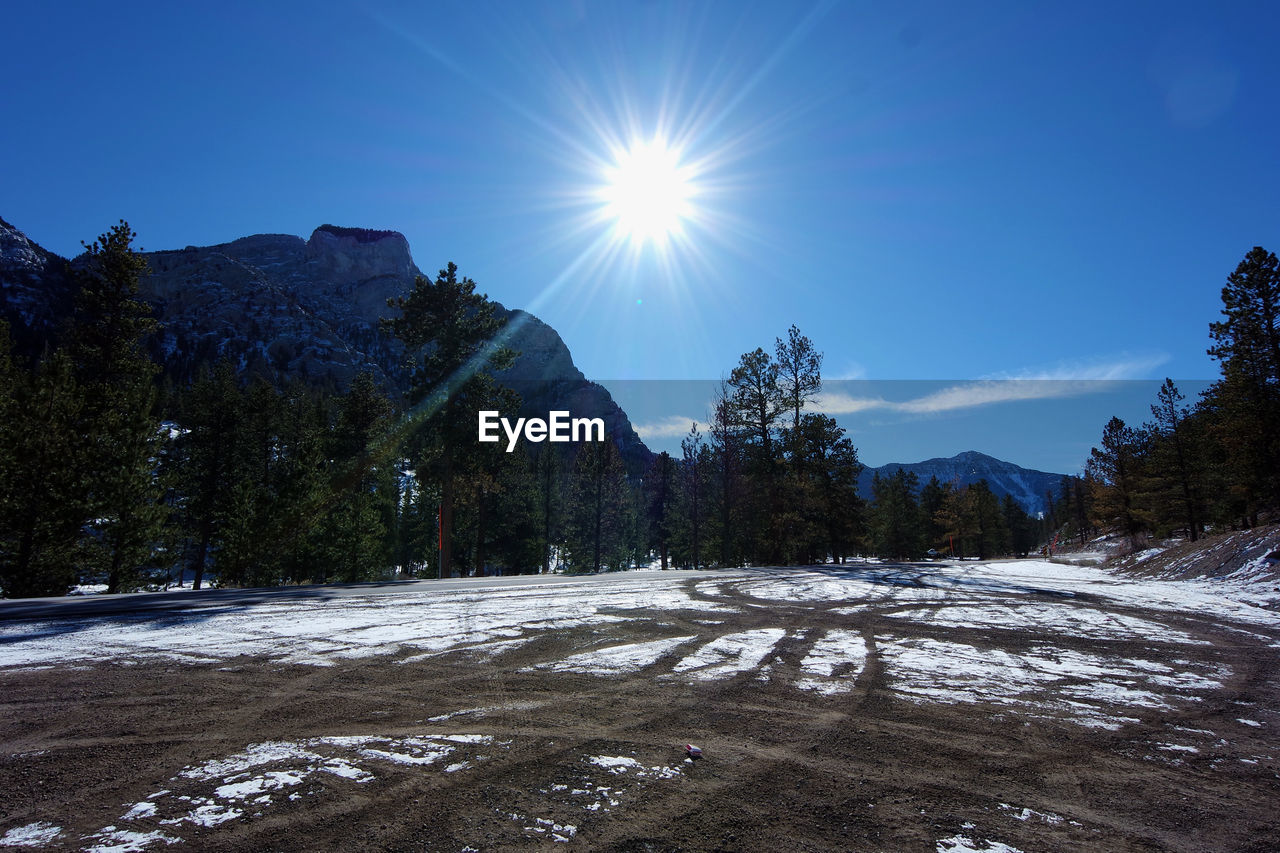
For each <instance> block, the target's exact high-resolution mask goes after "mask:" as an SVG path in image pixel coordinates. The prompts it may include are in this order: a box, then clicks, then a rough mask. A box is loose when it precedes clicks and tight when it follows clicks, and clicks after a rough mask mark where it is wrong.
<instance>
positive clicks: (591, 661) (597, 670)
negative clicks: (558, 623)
mask: <svg viewBox="0 0 1280 853" xmlns="http://www.w3.org/2000/svg"><path fill="white" fill-rule="evenodd" d="M695 639H697V638H696V637H692V636H689V637H669V638H667V639H665V640H650V641H648V642H645V643H627V644H626V645H621V646H607V647H605V648H603V649H595V650H593V651H589V652H582V653H580V654H576V655H570V656H569V657H567V658H565V659H564V660H559V661H552V662H550V663H544V664H539V665H538V666H537V667H527V668H526V671H528V670H531V669H549V670H552V671H553V672H581V673H585V674H587V675H623V674H627V673H632V672H635V671H636V670H638V669H643V668H644V667H646V666H648V665H650V664H651V663H653V662H654V661H656V660H658V658H660V657H662V656H663V655H665V654H667V653H669V652H671V651H672V650H673V649H675V648H676V647H678V646H682V645H684V644H685V643H687V642H689V641H690V640H695Z"/></svg>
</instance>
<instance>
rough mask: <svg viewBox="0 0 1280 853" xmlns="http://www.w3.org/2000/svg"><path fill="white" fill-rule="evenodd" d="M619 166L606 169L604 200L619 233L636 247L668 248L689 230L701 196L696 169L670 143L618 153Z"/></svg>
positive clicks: (636, 144)
mask: <svg viewBox="0 0 1280 853" xmlns="http://www.w3.org/2000/svg"><path fill="white" fill-rule="evenodd" d="M615 159H616V163H615V165H613V166H611V167H609V168H606V169H605V170H604V178H605V185H604V187H603V188H602V189H601V191H600V197H601V199H602V200H603V201H604V203H605V214H606V215H607V216H608V217H611V218H612V219H614V221H615V225H614V228H615V233H616V234H617V235H618V236H619V237H625V238H629V239H630V240H631V242H632V243H633V244H644V243H647V242H652V243H654V244H656V245H659V246H661V245H665V244H666V242H667V240H668V239H669V238H670V237H672V236H673V235H679V234H680V233H681V232H682V230H683V222H684V220H686V219H687V218H689V217H690V216H691V214H692V209H693V207H692V203H691V199H692V198H693V196H694V195H695V192H694V186H693V183H692V175H691V170H690V169H689V167H687V166H682V165H681V163H680V156H679V152H678V151H676V150H675V149H673V148H672V147H670V146H669V145H668V144H667V143H666V141H665V140H663V139H661V138H655V139H653V140H651V141H650V142H634V143H632V144H631V146H630V147H629V148H627V149H626V150H625V151H618V152H615Z"/></svg>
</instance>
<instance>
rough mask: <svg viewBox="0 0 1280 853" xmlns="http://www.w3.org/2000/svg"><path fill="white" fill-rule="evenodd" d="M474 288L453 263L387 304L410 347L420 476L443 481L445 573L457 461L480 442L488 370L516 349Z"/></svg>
mask: <svg viewBox="0 0 1280 853" xmlns="http://www.w3.org/2000/svg"><path fill="white" fill-rule="evenodd" d="M475 288H476V283H475V282H474V281H472V280H471V279H469V278H463V279H461V280H459V279H458V268H457V266H456V265H454V264H453V263H450V264H449V265H448V266H447V267H446V268H445V269H442V270H440V272H439V274H438V275H437V276H436V280H435V282H434V283H432V282H430V281H428V280H427V279H426V278H425V277H424V276H418V278H417V279H416V280H415V281H414V286H413V290H412V291H411V292H410V293H409V295H408V296H406V297H399V298H397V299H394V300H391V302H390V303H389V304H390V306H391V307H393V308H396V309H398V310H399V311H400V316H399V317H395V318H393V319H391V320H387V321H384V323H385V325H386V328H387V329H388V330H389V331H390V332H391V333H392V334H393V335H395V336H396V337H397V338H399V339H400V341H401V342H402V343H403V344H404V347H405V359H406V366H407V367H408V368H409V370H410V374H411V375H410V391H409V402H410V404H411V405H412V412H411V415H410V423H411V424H412V425H413V426H414V427H415V428H416V429H417V430H418V433H419V435H418V436H417V438H416V440H415V442H414V446H415V448H416V451H417V456H418V468H419V472H418V473H419V476H420V478H421V479H427V478H428V477H430V478H431V479H434V480H436V481H437V482H439V483H440V524H441V528H442V531H443V535H442V537H441V553H440V577H448V576H449V575H450V573H451V572H452V569H453V508H454V495H455V492H456V490H457V487H458V485H459V483H458V468H459V467H461V463H462V459H461V457H462V455H463V454H464V453H465V452H466V449H468V448H474V447H475V446H476V440H475V430H476V413H477V411H478V410H479V409H481V408H483V401H484V400H485V399H487V398H488V396H489V394H490V393H491V389H492V387H493V382H492V379H491V378H490V376H489V375H488V374H487V373H486V371H490V370H503V369H505V368H507V367H509V366H510V365H511V363H512V361H513V360H514V359H515V355H516V354H515V353H514V352H513V351H512V350H510V349H507V348H505V347H503V346H502V344H501V337H502V336H501V335H500V330H501V329H502V325H503V324H502V321H501V320H499V319H498V317H497V315H496V313H495V310H494V305H493V303H492V302H490V301H489V300H488V298H487V297H486V296H484V295H483V294H478V293H476V292H475ZM477 403H480V405H477Z"/></svg>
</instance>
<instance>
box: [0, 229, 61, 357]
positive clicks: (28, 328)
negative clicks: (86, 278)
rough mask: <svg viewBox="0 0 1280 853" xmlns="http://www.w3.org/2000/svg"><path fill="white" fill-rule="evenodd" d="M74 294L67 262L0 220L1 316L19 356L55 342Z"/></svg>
mask: <svg viewBox="0 0 1280 853" xmlns="http://www.w3.org/2000/svg"><path fill="white" fill-rule="evenodd" d="M73 292H74V290H73V285H72V281H71V273H70V270H69V267H68V265H67V262H66V261H65V260H64V259H62V258H60V257H58V256H57V255H55V254H53V253H52V252H48V251H45V250H44V249H43V248H41V247H40V246H38V245H36V244H35V243H32V242H31V241H30V240H28V239H27V237H26V235H25V234H23V233H22V232H21V231H19V230H18V229H17V228H14V227H13V226H12V225H10V224H9V223H8V222H5V221H4V220H3V219H0V300H3V313H2V314H0V316H2V317H3V318H4V319H5V321H6V322H8V324H9V332H10V335H11V337H12V338H13V342H14V346H15V348H16V350H17V351H18V353H19V354H20V355H23V356H30V355H33V354H35V353H37V352H39V351H40V349H41V347H42V346H43V344H44V343H45V342H46V341H49V340H52V339H56V337H57V333H58V326H59V325H60V323H61V321H62V318H64V317H66V316H67V315H68V314H69V313H70V312H71V303H72V295H73Z"/></svg>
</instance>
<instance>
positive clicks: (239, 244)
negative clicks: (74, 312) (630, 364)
mask: <svg viewBox="0 0 1280 853" xmlns="http://www.w3.org/2000/svg"><path fill="white" fill-rule="evenodd" d="M145 257H146V259H147V262H148V264H149V265H150V268H151V273H150V275H148V276H147V277H146V278H144V279H143V281H142V283H141V291H142V293H141V295H142V297H143V298H144V299H146V300H147V301H148V302H149V303H150V304H151V305H152V306H153V307H154V309H155V311H156V316H157V318H158V319H159V320H160V323H161V327H162V331H161V332H160V334H159V335H157V337H156V339H155V340H154V341H152V344H151V346H152V350H153V354H154V356H155V357H156V359H157V361H159V362H160V363H162V364H163V365H164V366H165V371H166V373H167V374H168V375H169V376H170V377H171V378H172V379H173V380H174V381H175V382H179V383H184V382H187V381H190V380H191V379H192V378H193V377H194V376H195V375H196V373H197V372H198V371H199V370H200V368H201V367H203V366H205V365H209V364H212V363H213V362H215V361H217V360H218V359H223V358H226V359H230V360H232V361H234V362H235V363H236V364H238V365H239V367H240V369H241V370H242V371H243V372H245V373H249V374H256V375H261V376H265V377H267V378H271V379H288V378H293V379H301V380H303V381H305V382H307V383H308V384H311V385H314V386H317V387H321V388H326V389H341V388H344V387H345V386H346V385H347V384H348V383H349V382H350V381H351V380H352V378H354V377H355V375H356V374H357V373H359V372H361V371H364V370H368V371H371V372H373V374H374V375H375V376H376V377H377V378H378V380H379V381H380V383H381V384H383V386H384V387H386V388H387V389H388V390H389V391H391V392H392V393H398V392H400V391H402V390H403V389H404V385H405V377H404V375H403V371H402V370H401V368H400V366H399V362H400V354H399V346H398V343H397V342H396V341H395V340H393V339H390V338H388V337H387V336H386V335H384V334H383V333H382V331H381V330H380V329H379V326H378V321H379V319H381V318H383V317H387V316H390V315H391V313H392V312H393V310H394V309H391V308H389V307H388V306H387V300H388V299H390V298H392V297H395V296H401V295H404V294H406V293H407V292H408V291H409V290H410V289H411V288H412V287H413V282H414V279H415V277H416V276H418V275H421V274H422V273H421V271H420V270H419V269H418V267H417V266H416V265H415V264H414V262H413V258H412V255H411V254H410V251H409V243H408V241H407V240H406V239H405V237H404V235H402V234H400V233H398V232H395V231H376V230H370V229H365V228H340V227H337V226H333V225H322V226H320V227H319V228H317V229H316V230H315V231H314V232H312V234H311V236H310V238H309V239H306V240H304V239H302V238H301V237H296V236H293V235H288V234H256V235H253V236H250V237H243V238H241V239H239V240H234V241H232V242H230V243H222V244H219V245H216V246H188V247H186V248H185V249H176V250H171V251H161V252H148V253H146V254H145ZM67 267H68V264H67V261H65V260H64V259H62V258H59V257H57V256H56V255H53V254H52V253H49V252H47V251H45V250H44V249H42V248H40V247H39V246H38V245H36V244H35V243H32V242H31V241H30V240H28V239H27V238H26V237H25V236H24V235H22V233H21V232H20V231H18V230H17V229H16V228H13V227H12V226H10V225H9V224H8V223H6V222H4V221H3V220H0V285H2V286H3V294H4V311H5V314H4V316H5V318H6V319H8V320H9V321H10V324H11V325H12V326H13V327H14V337H15V339H18V340H19V341H20V342H22V343H23V346H25V347H31V346H35V345H36V344H35V343H34V342H39V341H42V340H47V339H48V338H49V337H50V336H51V335H52V334H53V333H54V331H55V330H56V328H57V326H58V324H59V322H60V320H61V318H63V317H65V316H66V314H67V312H68V311H69V308H70V299H71V296H70V294H71V285H70V281H69V276H68V274H67V272H66V270H67ZM498 311H499V314H500V316H502V317H504V318H506V319H507V321H508V325H507V328H506V330H505V333H506V335H507V340H506V345H507V346H509V347H511V348H512V349H514V350H516V351H518V352H519V353H520V355H519V357H518V358H517V360H516V363H515V364H514V365H513V366H512V367H511V368H510V369H509V370H507V371H504V372H502V373H501V374H499V376H498V379H499V380H500V381H502V382H503V383H505V384H508V385H510V386H511V387H513V388H514V389H515V390H517V391H518V392H520V394H521V396H522V397H523V398H524V412H525V413H526V414H531V415H532V414H537V415H542V416H545V415H546V413H547V412H548V411H550V410H551V409H568V410H569V411H571V412H573V413H574V415H575V416H585V417H602V418H604V419H605V424H606V429H607V430H608V431H609V433H610V434H611V435H612V436H613V437H614V440H615V442H616V443H617V444H618V446H619V449H620V450H622V452H623V456H624V458H625V459H626V460H627V463H628V467H629V468H630V469H631V470H632V471H633V473H636V472H639V471H640V470H642V468H643V466H644V465H645V464H647V461H648V459H649V458H650V454H649V451H648V449H647V448H645V446H644V444H643V442H641V440H640V438H639V437H638V436H637V435H636V433H635V430H634V429H633V428H632V426H631V423H630V421H628V419H627V416H626V413H625V412H623V411H622V410H621V409H620V408H619V407H618V406H617V404H616V403H614V401H613V399H612V397H610V395H609V392H608V391H606V390H605V389H604V388H602V387H601V386H599V385H596V384H595V383H592V382H588V381H587V379H586V378H585V377H584V376H583V374H582V372H581V371H580V370H578V368H577V367H576V366H575V365H574V363H573V357H572V356H571V355H570V353H569V350H568V348H567V347H566V346H565V344H564V341H563V340H561V338H560V335H559V334H557V333H556V331H555V330H554V329H552V328H551V327H550V326H548V325H547V324H545V323H543V322H542V321H541V320H539V319H538V318H536V317H534V316H532V315H531V314H528V313H526V312H524V311H518V310H515V311H513V310H510V309H507V308H506V307H504V306H501V305H499V306H498Z"/></svg>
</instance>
